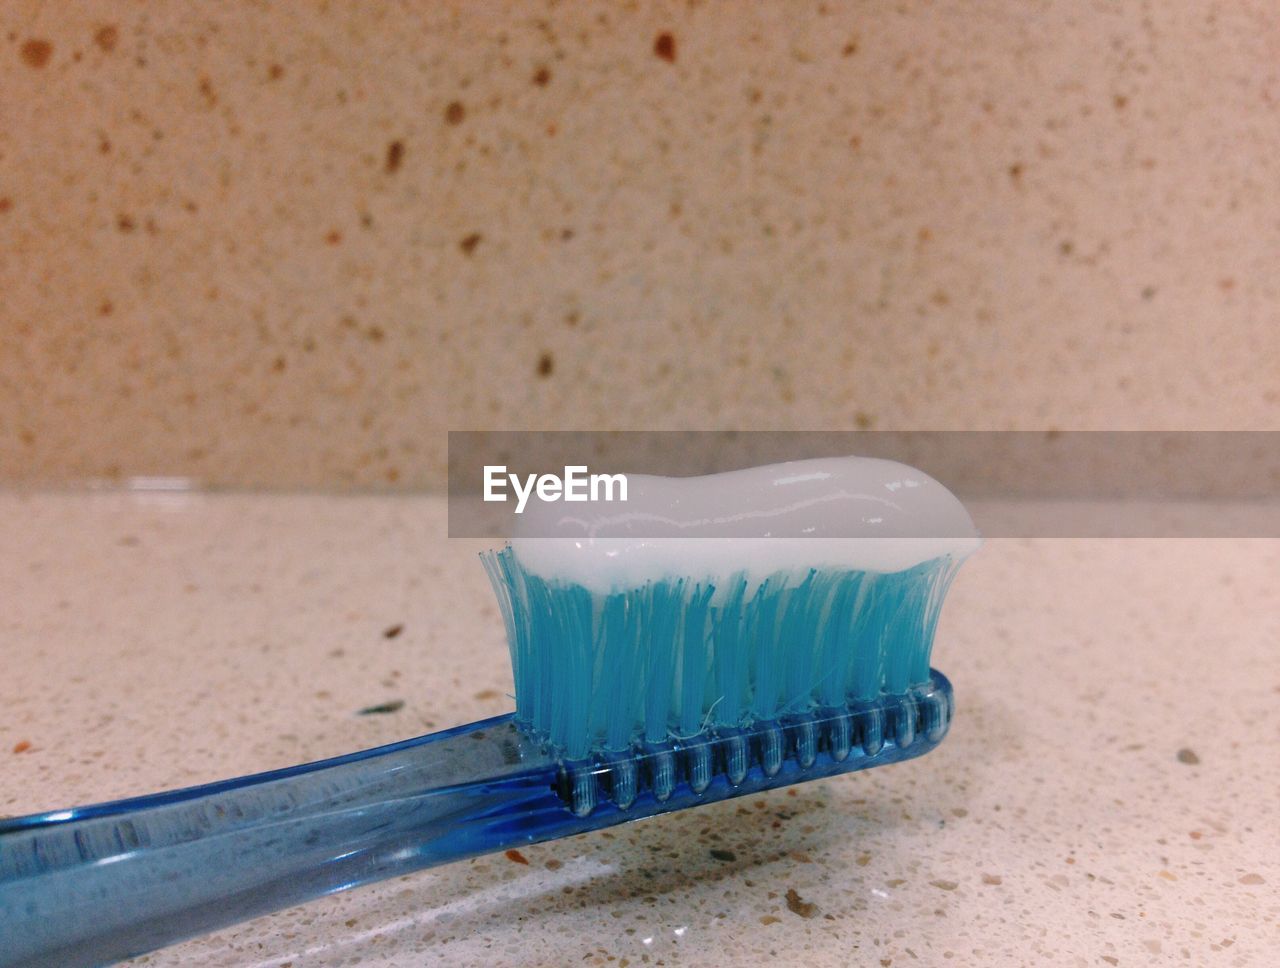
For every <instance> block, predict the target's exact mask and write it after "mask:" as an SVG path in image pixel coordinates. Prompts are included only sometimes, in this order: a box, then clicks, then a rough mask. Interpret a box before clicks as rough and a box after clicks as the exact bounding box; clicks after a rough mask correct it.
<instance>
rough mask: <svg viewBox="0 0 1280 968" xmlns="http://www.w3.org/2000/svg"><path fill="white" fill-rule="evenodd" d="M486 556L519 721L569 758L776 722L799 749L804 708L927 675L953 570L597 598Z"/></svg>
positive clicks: (884, 690)
mask: <svg viewBox="0 0 1280 968" xmlns="http://www.w3.org/2000/svg"><path fill="white" fill-rule="evenodd" d="M483 558H484V562H485V567H486V570H487V571H488V573H489V578H490V580H491V581H492V583H493V586H494V589H495V591H496V592H497V595H498V600H499V602H500V605H501V608H502V615H503V620H504V622H505V624H506V630H507V639H508V643H509V645H510V649H511V663H512V668H513V670H514V673H515V686H516V715H517V719H518V721H519V722H520V723H521V724H522V725H523V726H524V727H525V728H526V729H527V730H529V731H530V732H532V733H533V734H534V735H537V736H540V737H541V738H542V739H543V740H544V741H546V742H547V743H548V744H549V745H551V746H552V747H554V748H555V749H557V750H558V751H560V752H561V753H562V755H564V756H565V757H566V758H568V759H581V758H583V757H586V756H588V755H590V754H592V753H593V752H594V753H598V752H600V751H613V752H618V751H623V750H626V749H628V748H629V747H630V746H631V745H632V744H634V743H636V742H639V741H643V742H645V743H648V744H651V745H652V744H661V743H664V742H668V741H670V740H687V739H689V738H691V737H694V736H696V735H699V734H704V733H706V732H708V731H715V730H721V731H725V730H732V729H737V728H740V727H748V726H752V725H754V724H758V723H767V722H773V721H779V722H782V721H785V722H787V723H789V724H790V726H789V727H788V729H789V730H791V733H792V735H793V736H795V737H798V739H797V740H796V741H797V742H800V743H802V745H803V743H805V742H808V741H807V740H806V739H805V737H806V736H807V732H806V730H807V728H808V727H806V725H805V722H806V717H810V718H811V715H812V714H813V713H814V712H815V711H818V710H822V709H828V710H829V709H832V708H838V707H842V706H844V705H845V704H853V705H855V706H856V705H857V704H858V703H859V702H868V701H872V700H875V699H877V698H878V697H880V696H882V695H885V694H891V695H898V694H902V693H905V692H907V691H908V690H909V689H910V688H911V687H913V686H917V685H920V684H921V683H924V682H927V681H928V678H929V655H930V651H931V649H932V646H933V636H934V631H935V629H936V627H937V621H938V614H939V612H940V610H941V607H942V600H943V598H944V596H945V595H946V592H947V589H948V587H949V586H950V583H951V580H952V578H954V576H955V573H956V570H957V567H958V564H957V563H956V562H955V561H954V560H953V559H951V558H949V557H943V558H936V559H933V560H931V561H926V562H923V563H921V564H919V565H916V566H915V567H913V568H910V569H907V570H906V571H901V572H897V573H892V574H882V573H874V572H863V571H851V570H836V569H823V570H817V569H812V570H810V571H808V572H807V573H803V574H786V573H778V574H774V575H770V576H768V577H767V578H766V579H765V580H763V581H759V582H755V581H752V580H750V579H749V578H748V576H747V575H746V574H742V573H740V574H738V575H735V576H733V577H732V578H730V579H729V580H727V581H725V582H723V583H722V584H721V585H720V586H716V585H713V584H712V583H711V582H708V581H706V580H701V581H700V580H698V576H688V577H683V578H681V577H670V578H659V579H654V580H652V581H650V582H648V583H647V584H645V585H644V586H643V587H640V588H631V589H620V590H617V591H614V592H612V593H610V594H607V595H600V594H594V593H593V592H592V591H590V590H589V589H587V588H585V587H583V586H581V585H576V584H572V583H566V582H562V581H556V580H552V581H548V580H546V579H544V578H541V577H539V576H538V575H535V574H532V573H530V572H528V571H527V570H525V569H524V568H523V567H522V566H521V564H520V561H519V559H518V558H517V557H516V555H515V553H514V552H513V551H512V550H511V548H509V547H508V548H504V549H502V550H501V551H496V552H486V553H485V554H484V555H483ZM687 768H691V767H687Z"/></svg>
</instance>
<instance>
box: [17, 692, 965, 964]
mask: <svg viewBox="0 0 1280 968" xmlns="http://www.w3.org/2000/svg"><path fill="white" fill-rule="evenodd" d="M951 713H952V698H951V686H950V684H949V683H948V682H947V680H946V679H945V677H943V676H942V675H941V674H939V673H936V672H934V673H933V674H932V679H931V681H930V682H929V683H927V684H925V685H922V686H919V687H916V688H914V689H912V690H911V691H910V692H909V693H907V694H905V695H902V696H886V697H883V699H881V700H880V701H878V702H875V703H864V704H860V705H858V706H849V707H839V708H832V709H827V710H822V711H819V712H816V713H808V714H805V715H803V716H797V717H792V718H789V719H787V720H786V721H781V722H775V723H762V724H756V725H755V726H753V727H751V728H750V729H744V730H738V731H723V732H721V733H720V734H718V735H714V736H707V735H702V736H699V737H697V738H696V739H693V740H690V741H688V742H680V741H672V742H669V743H663V744H653V745H649V746H645V747H643V748H641V747H637V748H635V749H633V750H630V751H627V752H621V753H613V754H602V755H600V756H598V757H595V758H594V759H592V760H590V761H583V762H577V763H565V762H561V761H559V760H557V759H556V758H555V757H553V756H551V755H549V754H548V753H547V752H546V751H545V750H543V749H540V748H539V746H538V744H537V743H535V742H534V741H532V740H531V739H529V738H528V737H526V736H525V735H524V734H523V733H521V731H520V730H518V729H517V728H516V726H515V724H514V722H513V720H512V717H511V716H509V715H508V716H500V717H497V718H495V719H489V720H485V721H483V722H479V723H472V724H471V725H468V726H460V727H458V728H456V729H451V730H446V731H444V732H440V733H433V734H431V735H428V736H422V737H419V738H417V739H412V740H407V741H405V742H402V743H396V744H393V745H391V746H384V747H380V748H378V749H373V750H367V751H365V752H362V753H354V754H351V755H349V756H342V757H338V758H336V759H331V760H324V761H321V762H318V763H312V764H307V765H304V766H297V767H292V768H290V769H286V770H277V771H274V772H271V773H261V774H257V775H254V776H248V777H242V778H240V779H236V780H227V781H223V782H220V783H212V784H208V785H206V786H200V787H192V788H189V789H186V790H178V791H174V792H171V793H161V794H156V795H154V796H148V797H140V798H136V799H131V800H120V801H116V802H113V803H105V804H99V805H95V806H88V807H79V808H76V809H72V810H65V811H57V812H53V813H46V814H39V815H35V816H29V817H17V818H11V819H8V820H0V965H57V966H64V968H72V966H76V965H97V964H103V963H107V962H111V961H115V960H118V959H121V958H126V957H130V956H133V955H137V954H141V953H143V952H146V951H150V950H152V949H154V948H158V947H161V946H163V945H166V944H172V943H173V942H175V941H179V940H182V939H183V938H188V937H191V936H193V935H197V934H201V933H203V932H206V931H211V930H214V929H215V928H219V927H222V926H225V925H228V924H233V923H235V922H238V921H242V920H245V919H247V918H252V917H256V916H258V915H261V914H266V913H268V912H270V911H274V910H278V909H279V908H282V907H287V906H289V905H292V904H299V903H302V902H303V901H307V900H310V899H312V898H315V897H319V896H321V895H324V894H329V893H332V892H335V891H340V890H345V889H347V888H350V887H355V886H357V885H359V884H365V883H368V882H370V881H375V880H380V879H382V878H385V877H392V876H395V875H398V874H403V873H406V872H408V871H412V870H417V869H419V868H423V867H429V866H432V865H435V864H442V863H445V862H448V861H453V860H460V859H462V858H466V857H472V856H475V855H477V854H483V853H488V852H490V851H496V850H503V849H506V848H509V847H515V846H521V845H526V844H533V843H538V842H540V841H544V840H552V839H555V838H557V837H564V836H569V835H572V834H576V833H582V832H584V831H588V830H595V829H598V828H601V827H608V826H612V825H614V824H618V823H623V822H626V821H628V820H636V819H640V818H642V817H649V816H653V815H654V814H658V813H666V812H668V811H671V810H678V809H681V808H683V807H687V806H695V805H697V804H699V803H709V802H714V801H716V800H724V799H728V798H730V797H735V796H741V795H743V794H746V793H753V792H756V791H758V790H766V789H771V788H773V787H778V786H785V785H787V784H790V783H796V782H800V781H802V780H808V779H815V778H819V777H824V776H832V775H834V774H837V773H847V772H851V771H853V770H860V769H865V768H867V767H871V766H878V765H881V764H884V763H892V762H896V761H898V760H904V759H909V758H911V757H913V756H918V755H920V754H921V753H925V752H927V751H928V750H930V749H932V748H933V747H934V746H936V745H937V744H938V743H939V742H940V741H941V740H942V738H943V736H944V735H945V734H946V731H947V727H948V725H949V724H950V721H951Z"/></svg>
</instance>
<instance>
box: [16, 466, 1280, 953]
mask: <svg viewBox="0 0 1280 968" xmlns="http://www.w3.org/2000/svg"><path fill="white" fill-rule="evenodd" d="M0 531H2V532H3V533H4V534H5V536H6V540H5V549H4V554H3V555H0V589H3V593H2V594H0V641H3V649H2V650H0V651H2V653H3V656H4V661H3V674H0V813H3V814H20V813H26V812H32V811H36V810H43V809H51V808H56V807H65V806H69V805H71V804H73V803H81V802H87V801H95V800H102V799H106V798H112V797H118V796H124V795H129V794H138V793H144V792H150V791H153V790H158V789H162V788H168V787H175V786H180V785H187V784H192V783H198V782H201V781H206V780H213V779H217V778H220V777H226V776H232V775H238V774H242V773H247V772H251V771H258V770H264V769H269V768H272V767H280V766H286V765H289V764H293V763H298V762H302V761H305V760H310V759H315V758H319V757H324V756H329V755H333V754H337V753H342V752H347V751H351V750H355V749H360V748H364V747H367V746H372V745H376V744H380V743H385V742H389V741H392V740H396V739H400V738H404V737H409V736H413V735H417V734H419V733H422V732H425V731H428V730H432V729H436V728H443V727H446V726H450V725H453V724H458V723H463V722H468V721H471V720H475V719H479V718H482V717H487V716H491V715H495V714H498V713H501V712H504V711H506V710H508V709H509V708H511V700H510V699H509V698H508V696H507V694H508V693H509V692H510V690H511V684H510V670H509V667H508V663H507V657H506V650H505V644H504V637H503V631H502V623H501V619H500V617H499V615H498V611H497V608H496V606H495V604H494V601H493V599H492V597H491V592H490V590H489V587H488V583H487V580H486V578H485V576H484V573H483V570H482V568H481V567H480V564H479V562H478V561H477V560H476V552H477V551H478V550H480V549H481V548H482V547H484V545H483V544H481V543H477V542H475V541H461V540H449V539H447V538H446V537H445V534H446V509H445V503H444V501H443V499H442V498H438V497H411V496H398V497H369V496H362V497H324V496H299V495H252V494H218V495H201V494H188V493H124V492H98V493H92V492H89V493H75V492H61V493H30V494H18V493H3V494H0ZM1277 574H1280V542H1278V541H1275V540H1243V541H1242V540H1235V541H1232V540H1217V539H1214V540H1210V539H1196V540H1190V539H1186V540H1174V539H1146V540H1136V539H1130V540H1116V539H1111V540H1103V539H1090V540H1084V539H1078V540H1062V539H1059V540H1050V539H1035V540H1029V539H1003V540H994V541H989V542H988V543H987V545H986V547H985V548H984V549H983V550H982V552H981V553H980V554H979V555H978V556H977V557H975V558H974V559H973V560H972V561H971V562H969V563H968V564H967V565H966V566H965V568H964V569H963V570H962V572H961V574H960V577H959V579H958V580H957V582H956V584H955V586H954V588H953V591H952V593H951V596H950V599H949V601H948V604H947V607H946V608H945V609H944V612H943V617H942V622H941V625H940V629H939V633H938V641H937V646H936V649H935V654H934V663H935V665H937V666H938V667H939V668H940V669H942V670H943V671H944V672H946V673H947V674H948V675H949V677H950V678H951V680H952V682H953V683H954V686H955V690H956V696H957V704H958V710H957V718H956V720H955V723H954V726H953V728H952V732H951V735H950V736H949V737H948V738H947V740H946V741H945V742H944V743H943V744H942V746H941V747H940V748H939V749H937V750H936V751H934V752H932V753H930V754H929V755H928V756H926V757H924V758H922V759H918V760H913V761H911V762H908V763H903V764H899V765H896V766H892V767H887V768H884V769H877V770H872V771H869V772H865V773H861V774H854V775H849V776H842V777H838V778H834V779H830V780H824V781H818V782H814V783H808V784H803V785H800V786H798V787H793V788H790V789H787V790H781V791H775V792H771V793H767V794H761V795H755V796H750V797H746V798H742V799H739V800H735V801H730V802H727V803H721V804H716V805H712V806H708V807H704V808H701V809H697V810H686V811H682V812H680V813H676V814H672V815H670V816H665V817H659V818H655V819H652V820H648V821H644V822H641V823H637V824H630V825H626V826H623V827H617V828H614V829H612V830H609V831H603V832H599V833H594V834H588V835H584V836H581V837H578V838H575V839H570V840H561V841H556V842H552V843H547V844H543V845H539V846H534V847H529V848H525V849H523V850H521V851H520V852H519V853H517V854H515V855H513V856H510V857H509V856H506V855H503V854H498V855H495V856H488V857H483V858H479V859H477V860H473V861H469V862H462V863H456V864H452V865H449V866H445V867H440V868H436V869H433V870H428V871H424V872H421V873H418V874H414V875H411V876H407V877H402V878H397V879H394V880H391V881H388V882H384V883H382V884H379V885H374V886H371V887H366V888H362V889H358V890H355V891H350V892H347V893H345V894H340V895H334V896H331V897H328V898H325V899H323V900H320V901H316V902H313V903H311V904H307V905H304V906H302V907H298V908H294V909H290V910H287V911H284V912H281V913H278V914H275V915H272V916H269V917H266V918H262V919H259V920H256V921H253V922H250V923H247V924H244V925H241V926H238V927H235V928H231V929H227V930H224V931H221V932H218V933H216V934H213V935H210V936H207V937H204V938H200V939H197V940H194V941H190V942H186V943H184V944H182V945H178V946H174V947H171V948H168V949H164V950H161V951H159V952H155V953H153V954H151V955H148V956H144V957H141V958H139V959H137V961H136V963H137V964H147V965H277V966H283V965H298V966H301V965H338V964H356V963H359V964H368V965H376V964H385V965H422V964H448V965H471V964H476V965H480V964H483V965H502V964H587V965H615V966H619V968H622V966H626V965H641V964H651V965H659V964H689V965H702V964H706V965H725V964H759V963H762V962H766V961H771V962H776V963H782V964H786V963H805V964H809V965H814V966H819V965H863V964H866V965H881V966H888V965H901V966H905V965H917V964H918V965H1003V964H1010V965H1023V964H1037V965H1038V964H1059V965H1079V966H1086V965H1145V964H1165V963H1167V964H1188V965H1224V966H1225V965H1271V964H1274V963H1275V962H1274V960H1273V959H1274V953H1275V950H1276V946H1277V943H1280V893H1278V892H1277V887H1278V886H1280V846H1277V845H1278V844H1280V757H1278V756H1277V755H1276V750H1277V748H1278V747H1277V740H1278V739H1280V650H1278V649H1277V641H1278V640H1280V586H1277V583H1276V580H1275V578H1276V575H1277ZM398 702H402V703H403V705H402V706H399V707H398V708H396V707H395V704H396V703H398ZM381 704H389V706H388V708H394V711H393V712H389V713H382V714H366V715H361V714H360V710H362V709H366V708H368V707H370V706H378V705H381Z"/></svg>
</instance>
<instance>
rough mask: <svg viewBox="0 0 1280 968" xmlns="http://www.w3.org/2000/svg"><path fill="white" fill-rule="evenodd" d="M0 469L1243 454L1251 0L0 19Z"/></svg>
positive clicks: (1278, 339) (9, 15)
mask: <svg viewBox="0 0 1280 968" xmlns="http://www.w3.org/2000/svg"><path fill="white" fill-rule="evenodd" d="M0 59H2V60H3V64H4V66H3V72H2V73H0V478H2V479H8V480H19V481H66V480H75V479H80V478H84V477H93V478H102V477H106V478H117V477H125V476H129V475H133V474H144V473H166V474H189V475H193V476H197V477H200V478H204V479H208V480H210V481H214V482H222V483H231V484H252V485H260V484H262V485H277V486H291V485H323V486H330V485H339V486H340V485H348V484H360V485H387V484H391V485H394V486H398V487H417V486H427V485H432V484H438V483H439V482H440V479H441V477H442V475H443V470H444V447H445V437H444V431H445V430H446V429H448V428H456V429H461V428H471V429H475V428H491V427H493V428H496V427H511V428H519V427H538V428H580V427H612V428H624V427H625V428H713V427H739V428H754V427H772V428H790V427H800V428H846V427H850V428H851V427H866V426H872V427H879V428H930V429H943V428H960V427H973V428H989V429H999V428H1027V429H1039V428H1099V427H1111V428H1119V427H1125V428H1139V427H1141V428H1179V427H1185V428H1210V427H1249V428H1257V429H1264V428H1277V427H1280V326H1278V325H1277V318H1278V317H1280V277H1278V276H1277V273H1276V271H1275V269H1276V266H1277V264H1280V261H1278V260H1280V164H1278V163H1277V160H1276V159H1277V158H1278V157H1280V104H1278V102H1280V67H1277V65H1278V64H1280V29H1278V28H1277V25H1276V19H1275V17H1274V8H1273V5H1272V4H1270V3H1268V2H1263V0H1250V2H1240V3H1229V2H1223V3H1216V4H1215V3H1158V2H1149V3H1136V2H1135V3H1127V4H1116V3H1092V4H1084V3H1080V2H1078V0H1064V2H1054V3H1027V2H1025V0H998V2H989V3H982V4H974V3H952V4H941V5H935V4H924V3H919V4H917V3H900V4H894V5H888V4H879V3H856V4H844V3H837V2H834V0H831V2H826V3H818V4H805V5H799V4H781V3H774V4H750V5H748V4H746V3H740V4H739V3H719V4H716V3H688V4H679V5H675V4H633V3H629V4H593V5H587V4H571V3H546V2H544V3H527V4H522V3H501V4H499V3H470V4H465V5H464V4H461V3H456V4H444V3H425V2H424V3H402V4H368V3H361V4H357V3H354V2H353V3H315V4H303V3H277V4H274V5H270V6H268V5H266V4H262V3H252V4H251V3H228V4H218V5H212V4H185V3H184V4H178V3H148V4H145V5H144V4H127V5H126V4H119V3H108V2H85V3H69V2H67V3H63V2H48V3H32V2H22V0H9V2H7V3H5V4H4V5H3V7H0Z"/></svg>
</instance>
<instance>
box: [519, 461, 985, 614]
mask: <svg viewBox="0 0 1280 968" xmlns="http://www.w3.org/2000/svg"><path fill="white" fill-rule="evenodd" d="M516 520H517V524H516V529H517V530H516V533H515V534H514V535H513V536H512V541H511V545H512V550H513V551H514V553H515V556H516V558H517V559H518V560H519V561H520V563H521V564H522V565H523V566H524V567H525V568H526V569H527V570H529V571H530V572H533V573H534V574H537V575H539V576H540V577H542V578H544V579H547V580H557V581H562V582H566V583H576V584H579V585H583V586H585V587H587V588H589V589H591V590H592V591H594V592H608V591H612V590H617V589H623V588H637V587H640V586H642V585H644V584H645V582H647V581H650V580H652V579H661V578H671V577H679V576H687V577H688V578H689V579H691V580H694V581H711V582H713V583H716V582H723V581H724V580H725V579H727V578H729V577H730V576H732V575H735V574H739V573H745V574H746V575H747V577H748V579H749V580H750V581H751V582H752V583H753V584H755V583H758V582H759V581H762V580H763V579H764V578H766V577H768V576H769V575H771V574H774V573H776V572H779V571H787V572H791V571H807V570H808V569H810V568H817V569H824V568H831V569H851V570H858V571H872V572H885V573H888V572H898V571H904V570H906V569H908V568H911V567H913V566H914V565H918V564H920V563H921V562H925V561H932V560H934V559H936V558H942V557H945V556H950V557H951V558H953V559H955V560H956V561H959V560H960V559H962V558H965V557H967V556H968V555H970V554H972V553H973V552H974V551H976V550H977V548H978V546H979V545H980V544H981V539H980V538H979V536H978V532H977V529H976V528H974V526H973V520H972V519H971V518H970V517H969V513H968V512H967V511H966V510H965V509H964V506H963V505H962V504H961V503H960V501H959V500H958V499H957V498H956V496H955V495H954V494H952V493H951V492H950V491H948V490H947V489H946V488H945V487H943V486H942V485H941V484H939V483H938V482H937V481H935V480H934V479H933V478H932V477H930V476H929V475H928V474H925V473H922V472H921V471H918V470H916V469H915V468H912V467H908V466H907V465H905V464H899V463H897V462H896V461H890V460H880V459H878V458H873V457H829V458H828V457H824V458H816V459H814V460H803V461H791V462H788V463H784V464H771V465H768V466H765V467H752V468H748V469H746V470H739V471H728V472H726V473H723V474H708V475H706V476H704V477H683V478H682V477H655V476H649V475H640V474H628V475H627V500H626V502H625V503H618V502H613V503H604V502H601V503H586V504H575V505H573V506H572V507H567V506H566V505H564V504H560V503H547V502H541V501H536V502H531V503H530V505H529V507H527V508H526V509H525V512H524V513H523V514H522V515H521V516H520V517H519V518H517V519H516Z"/></svg>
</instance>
